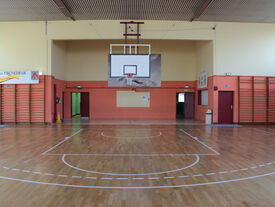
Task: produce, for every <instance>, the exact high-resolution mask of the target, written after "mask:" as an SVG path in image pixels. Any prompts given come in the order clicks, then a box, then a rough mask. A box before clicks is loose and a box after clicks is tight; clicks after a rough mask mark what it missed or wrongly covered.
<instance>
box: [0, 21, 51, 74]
mask: <svg viewBox="0 0 275 207" xmlns="http://www.w3.org/2000/svg"><path fill="white" fill-rule="evenodd" d="M47 55H48V52H47V36H46V35H45V24H44V23H43V22H0V71H11V70H12V71H18V70H39V71H41V72H44V73H47V63H48V62H47V59H48V57H47Z"/></svg>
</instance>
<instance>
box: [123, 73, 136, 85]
mask: <svg viewBox="0 0 275 207" xmlns="http://www.w3.org/2000/svg"><path fill="white" fill-rule="evenodd" d="M124 75H125V76H126V83H127V85H128V86H131V85H132V84H133V76H134V75H136V74H135V73H125V74H124Z"/></svg>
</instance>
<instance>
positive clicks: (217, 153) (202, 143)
mask: <svg viewBox="0 0 275 207" xmlns="http://www.w3.org/2000/svg"><path fill="white" fill-rule="evenodd" d="M180 131H182V132H183V133H185V134H187V135H188V136H189V137H191V138H192V139H194V140H196V141H197V142H199V143H200V144H201V145H203V146H205V147H206V148H208V149H210V150H211V151H212V152H215V153H216V155H220V153H219V152H217V151H216V150H214V149H213V148H212V147H209V146H208V145H207V144H205V143H204V142H202V141H200V140H199V138H198V137H194V136H192V135H191V134H189V133H188V132H186V131H185V130H183V129H180Z"/></svg>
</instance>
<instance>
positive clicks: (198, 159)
mask: <svg viewBox="0 0 275 207" xmlns="http://www.w3.org/2000/svg"><path fill="white" fill-rule="evenodd" d="M65 157H66V155H65V154H64V155H63V156H62V162H63V163H64V164H65V165H67V166H69V167H71V168H73V169H75V170H80V171H83V172H88V173H93V174H100V175H120V176H137V175H159V174H164V173H171V172H177V171H181V170H184V169H187V168H190V167H193V166H194V165H196V164H197V163H198V162H199V161H200V157H199V156H198V155H195V157H196V161H195V162H193V163H192V164H190V165H188V166H186V167H183V168H179V169H175V170H168V171H162V172H153V173H137V174H123V173H104V172H97V171H91V170H85V169H81V168H78V167H75V166H73V165H71V164H69V163H68V162H67V161H66V160H65Z"/></svg>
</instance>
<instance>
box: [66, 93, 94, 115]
mask: <svg viewBox="0 0 275 207" xmlns="http://www.w3.org/2000/svg"><path fill="white" fill-rule="evenodd" d="M73 93H80V97H81V93H88V94H89V116H88V118H89V119H90V104H91V103H90V95H91V93H90V92H89V91H77V92H76V91H72V92H71V95H70V96H71V98H70V100H71V119H72V118H73V113H72V112H73V104H72V101H73V95H72V94H73ZM79 115H80V117H81V98H80V114H79Z"/></svg>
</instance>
